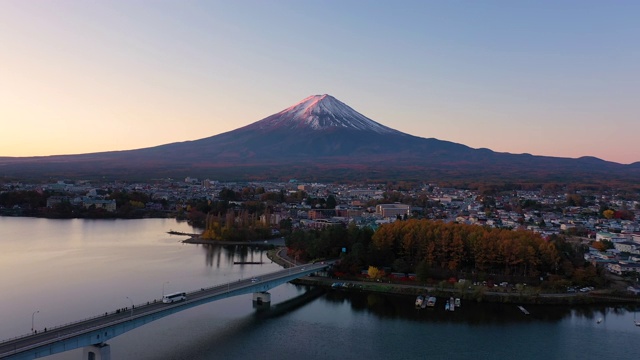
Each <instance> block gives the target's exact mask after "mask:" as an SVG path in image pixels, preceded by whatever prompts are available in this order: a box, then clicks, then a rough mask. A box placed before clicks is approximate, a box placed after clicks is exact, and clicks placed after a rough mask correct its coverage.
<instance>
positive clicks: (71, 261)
mask: <svg viewBox="0 0 640 360" xmlns="http://www.w3.org/2000/svg"><path fill="white" fill-rule="evenodd" d="M169 230H177V231H183V232H195V231H197V230H194V229H192V228H191V227H190V226H188V225H187V224H186V223H179V222H176V221H175V220H173V219H145V220H109V221H107V220H80V219H75V220H49V219H34V218H7V217H0V286H1V288H2V289H4V291H3V293H2V295H1V297H0V339H7V338H11V337H14V336H18V335H22V334H25V333H29V332H30V330H31V324H32V319H33V321H34V325H35V328H36V329H42V328H44V327H52V326H55V325H61V324H63V323H67V322H70V321H75V320H80V319H82V318H85V317H90V316H94V315H98V314H101V313H104V312H105V311H111V310H113V309H117V308H122V307H126V306H131V301H133V302H134V303H144V302H146V301H150V300H153V299H155V298H160V297H161V295H162V292H163V290H164V291H165V292H173V291H182V290H186V291H188V290H193V289H198V288H201V287H206V286H212V285H214V284H222V283H225V282H227V281H234V280H237V279H240V278H246V277H252V276H256V275H260V274H262V273H266V272H270V271H275V270H277V269H278V266H277V265H275V264H272V263H271V262H270V260H268V259H267V257H266V254H265V253H263V252H262V251H260V250H257V249H246V248H241V247H205V246H199V245H187V244H182V243H181V242H180V241H181V240H183V239H184V237H179V236H171V235H168V234H167V231H169ZM238 260H245V261H263V262H264V263H263V264H262V265H234V264H233V261H238ZM270 292H271V294H272V307H271V309H270V310H268V311H258V310H256V309H254V308H253V307H252V303H251V295H244V296H238V297H235V298H231V299H225V300H221V301H217V302H213V303H210V304H207V305H203V306H200V307H198V308H194V309H190V310H186V311H183V312H181V313H179V314H175V315H172V316H169V317H166V318H163V319H161V320H158V321H155V322H153V323H151V324H148V325H145V326H143V327H140V328H138V329H135V330H133V331H131V332H128V333H126V334H124V335H122V336H120V337H117V338H115V339H112V340H111V341H109V344H110V345H111V353H112V358H113V359H118V360H119V359H125V360H126V359H184V360H187V359H249V358H266V359H299V358H306V359H425V358H430V359H502V358H513V357H517V358H519V359H636V358H640V344H639V340H640V328H639V327H636V326H633V317H634V312H633V309H628V308H622V307H618V308H615V307H581V308H574V309H569V308H564V307H533V306H531V307H527V308H528V309H529V311H530V312H531V313H532V315H531V316H524V315H523V314H522V313H521V312H520V311H519V310H518V309H517V308H516V307H515V306H513V305H500V304H474V303H465V304H463V307H462V308H460V309H458V310H456V311H455V312H453V313H447V312H445V311H444V309H441V308H440V307H438V308H436V309H431V310H415V309H413V301H414V299H412V298H407V297H400V296H380V295H375V294H360V293H355V294H353V293H344V292H340V291H330V292H327V293H325V292H317V291H315V290H313V289H307V288H305V287H297V286H294V285H290V284H287V285H282V286H279V287H277V288H275V289H273V290H271V291H270ZM129 299H131V301H130V300H129ZM34 311H39V312H38V313H36V314H35V315H34V314H33V312H34ZM599 318H602V319H603V321H602V323H600V324H598V323H597V321H596V320H597V319H599ZM80 355H81V351H80V350H75V351H70V352H67V353H63V354H58V355H54V356H51V357H48V358H47V359H51V360H56V359H60V360H62V359H80Z"/></svg>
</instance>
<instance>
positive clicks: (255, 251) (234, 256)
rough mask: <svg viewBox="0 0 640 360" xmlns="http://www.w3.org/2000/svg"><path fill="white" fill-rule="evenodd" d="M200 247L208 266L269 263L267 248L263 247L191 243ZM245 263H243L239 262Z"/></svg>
mask: <svg viewBox="0 0 640 360" xmlns="http://www.w3.org/2000/svg"><path fill="white" fill-rule="evenodd" d="M193 246H199V247H201V248H202V250H203V251H204V254H205V264H206V265H207V266H210V267H215V268H220V267H223V266H226V265H227V264H234V263H235V264H236V265H240V266H243V265H252V264H248V263H253V265H259V264H264V263H271V262H272V261H271V259H269V258H268V257H267V250H265V249H264V248H263V247H252V246H246V245H211V244H199V245H193ZM240 263H245V264H240Z"/></svg>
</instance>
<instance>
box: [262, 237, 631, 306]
mask: <svg viewBox="0 0 640 360" xmlns="http://www.w3.org/2000/svg"><path fill="white" fill-rule="evenodd" d="M283 249H286V248H285V247H278V248H276V249H273V250H269V251H268V252H267V257H268V258H269V259H271V260H272V261H273V262H275V263H277V264H278V265H280V266H282V267H285V268H286V267H287V265H288V261H287V260H286V259H284V258H282V257H280V251H282V250H283ZM291 283H292V284H296V285H312V286H320V287H323V288H327V289H333V290H336V291H346V292H367V293H381V294H390V295H401V296H418V295H425V294H427V293H428V294H429V295H431V296H436V297H440V298H449V297H452V296H453V297H458V298H460V299H463V300H465V301H475V302H489V303H503V304H525V305H534V304H535V305H598V304H602V305H611V304H640V297H639V296H636V297H631V296H621V295H616V294H607V293H601V292H598V291H595V292H592V293H588V294H581V293H567V294H563V293H530V291H532V290H528V291H525V292H523V293H504V292H494V291H490V289H488V288H474V289H472V290H459V289H447V288H438V287H435V286H427V285H422V284H405V283H384V282H375V281H362V280H350V279H349V280H347V279H334V278H327V277H319V276H306V277H303V278H299V279H296V280H293V281H291ZM334 283H341V284H348V285H346V286H344V285H343V286H340V287H338V288H335V287H334V286H332V285H333V284H334Z"/></svg>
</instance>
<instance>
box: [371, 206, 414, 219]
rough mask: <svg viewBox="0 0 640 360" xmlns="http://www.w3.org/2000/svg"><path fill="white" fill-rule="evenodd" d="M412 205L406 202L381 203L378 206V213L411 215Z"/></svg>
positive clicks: (388, 215) (390, 215)
mask: <svg viewBox="0 0 640 360" xmlns="http://www.w3.org/2000/svg"><path fill="white" fill-rule="evenodd" d="M410 209H411V206H409V205H405V204H380V205H377V206H376V214H378V215H380V216H382V217H396V216H398V215H400V216H403V215H407V216H409V215H411V212H410Z"/></svg>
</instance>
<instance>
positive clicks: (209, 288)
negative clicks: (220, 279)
mask: <svg viewBox="0 0 640 360" xmlns="http://www.w3.org/2000/svg"><path fill="white" fill-rule="evenodd" d="M226 286H227V284H222V285H214V286H209V287H206V288H200V290H193V291H190V292H187V295H188V294H196V293H198V292H200V291H203V290H213V289H216V288H220V289H223V288H225V287H226ZM157 301H162V299H153V301H147V302H146V303H142V304H137V305H136V304H134V309H136V308H143V307H145V306H149V305H152V304H155V303H157ZM127 311H131V309H130V308H127V309H126V310H124V311H123V310H121V309H116V310H114V311H111V312H108V311H107V312H105V313H104V314H100V315H95V316H90V317H87V318H84V319H81V320H74V321H72V322H68V323H65V324H62V325H55V326H52V327H47V328H46V329H47V331H46V332H47V333H48V332H53V331H59V330H61V329H63V328H66V327H69V326H75V325H78V324H81V323H83V322H87V321H91V320H97V319H101V318H104V317H107V316H110V315H116V314H121V313H123V312H127ZM89 328H90V327H89ZM32 335H34V333H29V334H22V335H18V336H14V337H12V338H8V339H4V340H0V345H3V344H5V343H9V342H11V341H15V340H20V339H24V338H27V337H29V336H32Z"/></svg>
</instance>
